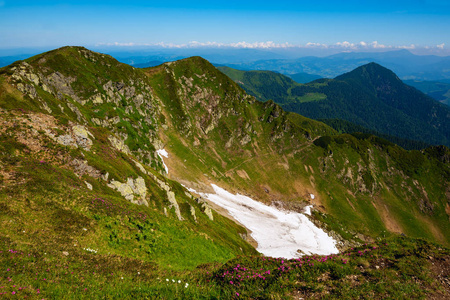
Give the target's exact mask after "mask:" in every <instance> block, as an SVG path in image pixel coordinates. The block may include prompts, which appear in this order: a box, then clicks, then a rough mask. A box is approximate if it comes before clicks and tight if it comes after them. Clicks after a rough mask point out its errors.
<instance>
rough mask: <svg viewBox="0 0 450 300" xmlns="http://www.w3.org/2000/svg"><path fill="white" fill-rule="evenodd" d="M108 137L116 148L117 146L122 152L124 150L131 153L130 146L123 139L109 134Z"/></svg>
mask: <svg viewBox="0 0 450 300" xmlns="http://www.w3.org/2000/svg"><path fill="white" fill-rule="evenodd" d="M108 139H109V141H110V142H111V144H112V145H113V146H114V148H116V149H117V150H119V151H120V152H123V153H126V154H131V151H130V148H128V146H127V145H125V143H124V142H123V141H121V140H119V139H118V138H116V137H115V136H109V137H108Z"/></svg>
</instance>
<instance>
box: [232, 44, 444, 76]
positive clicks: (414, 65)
mask: <svg viewBox="0 0 450 300" xmlns="http://www.w3.org/2000/svg"><path fill="white" fill-rule="evenodd" d="M370 62H376V63H378V64H380V65H383V66H385V67H387V68H389V69H391V70H393V71H394V72H395V73H396V74H398V76H399V77H400V78H402V79H414V80H443V79H450V57H448V56H446V57H441V56H434V55H427V56H424V55H414V54H412V53H411V52H409V51H407V50H398V51H389V52H371V53H370V52H363V53H353V52H350V53H339V54H335V55H331V56H327V57H315V56H309V57H301V58H298V59H270V60H258V61H249V62H244V63H227V64H225V65H227V66H229V67H232V68H235V69H240V70H269V71H276V72H279V73H283V74H295V73H301V72H303V73H308V74H314V75H318V76H320V77H326V78H334V77H336V76H338V75H340V74H343V73H345V72H349V71H351V70H353V69H355V68H357V67H360V66H362V65H365V64H367V63H370Z"/></svg>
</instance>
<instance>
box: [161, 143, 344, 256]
mask: <svg viewBox="0 0 450 300" xmlns="http://www.w3.org/2000/svg"><path fill="white" fill-rule="evenodd" d="M157 153H158V155H159V156H160V157H161V159H162V160H163V158H162V156H164V157H166V158H168V153H167V151H165V150H164V149H162V150H158V151H157ZM163 163H164V160H163ZM164 167H165V168H166V172H167V173H168V169H167V166H166V165H165V164H164ZM211 186H212V187H213V189H214V192H215V194H208V193H199V192H197V191H196V190H194V189H191V188H187V189H188V190H189V191H190V192H193V193H196V194H199V195H201V196H202V197H203V198H206V199H207V200H209V201H211V202H213V203H215V204H216V205H218V206H220V207H222V208H224V209H226V210H227V211H228V213H229V214H230V215H231V216H232V217H233V218H234V219H236V220H237V221H238V222H239V223H241V224H242V225H243V226H244V227H246V228H247V229H249V230H250V231H251V236H252V237H253V239H254V240H255V241H256V242H257V243H258V247H257V248H256V250H258V251H259V252H260V253H262V254H264V255H266V256H272V257H284V258H288V259H290V258H298V257H300V256H302V255H303V254H302V253H301V252H299V251H298V250H301V251H302V252H303V253H304V254H308V255H309V254H319V255H328V254H334V253H338V252H339V250H338V249H337V248H336V241H335V240H334V239H333V238H332V237H330V236H328V235H327V234H326V233H325V232H324V231H323V230H322V229H320V228H318V227H317V226H316V225H314V224H313V223H312V222H311V221H310V220H309V219H308V218H307V217H306V216H305V215H304V214H301V213H297V212H291V211H281V210H278V209H277V208H275V207H273V206H268V205H265V204H263V203H261V202H258V201H255V200H253V199H251V198H249V197H247V196H243V195H240V194H237V195H233V194H232V193H230V192H228V191H226V190H224V189H222V188H220V187H218V186H217V185H215V184H211ZM310 196H311V198H312V199H314V195H312V194H311V195H310ZM311 208H312V205H309V206H307V207H305V210H304V212H305V213H306V214H308V215H311Z"/></svg>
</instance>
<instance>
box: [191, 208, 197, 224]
mask: <svg viewBox="0 0 450 300" xmlns="http://www.w3.org/2000/svg"><path fill="white" fill-rule="evenodd" d="M191 215H192V217H193V218H194V221H195V222H197V216H196V215H195V207H193V206H192V205H191Z"/></svg>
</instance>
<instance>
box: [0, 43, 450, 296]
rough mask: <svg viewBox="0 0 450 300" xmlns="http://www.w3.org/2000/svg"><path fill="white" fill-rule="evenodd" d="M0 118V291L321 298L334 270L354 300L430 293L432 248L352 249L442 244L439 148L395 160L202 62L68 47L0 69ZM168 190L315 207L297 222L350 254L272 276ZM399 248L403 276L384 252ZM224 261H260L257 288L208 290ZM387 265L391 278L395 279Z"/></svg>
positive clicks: (444, 164)
mask: <svg viewBox="0 0 450 300" xmlns="http://www.w3.org/2000/svg"><path fill="white" fill-rule="evenodd" d="M0 108H1V110H0V124H2V126H1V127H0V141H1V143H0V166H1V167H0V207H1V209H0V222H1V224H2V226H1V227H0V228H1V229H0V240H1V241H2V243H0V245H4V246H2V247H3V248H2V249H0V264H1V267H2V269H1V270H0V272H1V273H0V275H1V276H2V277H1V278H0V279H1V280H2V282H0V285H2V286H6V287H7V290H5V292H8V293H9V294H11V295H14V293H18V292H20V293H23V294H24V295H27V296H35V295H37V294H40V293H41V292H42V293H43V294H44V295H43V296H44V297H45V298H73V299H79V298H87V299H92V298H98V297H100V296H101V295H105V294H108V295H114V297H117V298H121V299H122V298H126V297H129V298H140V297H142V298H145V297H150V298H151V297H153V298H193V299H196V298H200V297H206V298H208V297H211V298H214V297H215V298H231V297H235V296H237V293H239V294H242V295H247V296H248V297H262V298H265V297H268V295H269V294H270V295H277V297H280V298H286V297H289V296H291V297H295V296H296V295H297V294H295V293H297V292H298V291H303V292H302V293H304V294H305V295H307V296H312V297H320V295H322V294H321V291H324V288H323V286H322V287H321V286H320V285H315V286H313V283H312V282H314V281H315V279H316V278H318V277H320V274H322V273H323V274H333V275H332V277H333V278H332V279H330V281H329V285H327V288H325V290H326V291H328V292H329V293H330V294H332V295H335V297H339V292H338V291H339V290H340V288H339V286H340V284H344V283H345V282H347V281H348V280H350V279H349V277H347V276H350V275H351V276H353V275H354V276H356V278H359V279H360V280H362V281H364V282H366V281H367V284H364V285H362V286H355V287H354V293H357V294H358V295H361V294H363V293H364V291H365V287H366V288H371V287H373V285H370V284H369V283H370V282H372V283H373V282H374V281H378V282H381V281H383V282H386V285H384V284H383V285H381V286H380V289H381V290H377V291H376V292H375V293H374V294H373V296H374V297H383V295H384V296H385V295H394V296H395V295H398V294H396V293H398V292H396V290H397V289H396V288H395V287H397V285H398V286H402V285H403V286H404V287H405V290H404V291H402V292H403V293H404V295H413V294H414V293H416V294H417V293H419V294H420V295H425V294H421V293H422V292H419V291H421V290H424V291H425V292H423V293H431V290H432V289H433V288H434V287H436V286H439V281H437V280H438V279H436V277H434V276H435V273H433V271H431V270H429V262H428V260H427V259H428V258H426V257H428V256H430V257H431V256H433V257H436V258H439V259H441V260H442V261H444V262H445V260H446V259H447V257H448V253H447V252H446V251H447V250H445V249H442V248H439V247H440V246H435V245H432V244H430V243H428V242H422V241H417V240H409V239H404V240H402V239H395V238H394V239H393V240H392V244H393V248H392V249H391V248H390V249H387V250H386V251H385V250H383V251H384V252H380V253H379V255H380V256H375V258H373V256H371V257H370V258H369V257H367V258H361V257H357V256H356V253H355V252H354V251H358V250H359V251H364V253H366V252H367V251H365V248H366V247H365V246H364V243H370V242H375V241H379V240H380V239H381V238H384V237H389V236H395V235H396V234H397V233H404V234H406V235H408V236H411V237H416V238H424V239H427V240H430V241H433V242H439V243H441V244H443V245H449V244H450V230H449V229H450V228H449V227H450V226H449V215H448V214H449V213H450V211H449V196H448V195H449V193H450V192H449V176H450V170H449V157H450V154H449V149H448V148H446V147H434V148H429V149H427V150H425V151H422V152H419V151H405V150H403V149H402V148H400V147H398V146H395V145H393V144H390V143H387V142H386V141H385V140H382V139H379V138H377V137H374V136H371V135H347V134H341V135H339V134H338V133H337V132H336V131H335V130H333V129H332V128H331V127H329V126H327V125H325V124H323V123H321V122H318V121H314V120H311V119H308V118H305V117H303V116H300V115H298V114H295V113H288V112H285V111H283V110H282V108H281V107H280V106H278V105H277V104H275V103H274V102H273V101H267V102H264V103H263V102H259V101H256V100H255V99H254V97H252V96H249V95H247V94H246V93H245V92H244V90H243V89H242V88H240V87H239V86H238V85H237V84H236V83H235V82H233V81H232V80H230V79H229V78H228V77H227V76H225V75H224V74H223V73H221V72H220V71H218V70H217V69H216V68H214V67H213V66H212V65H211V64H210V63H209V62H207V61H206V60H204V59H202V58H200V57H192V58H189V59H184V60H181V61H176V62H172V63H166V64H163V65H161V66H157V67H154V68H148V69H143V70H141V69H135V68H132V67H130V66H127V65H124V64H121V63H119V62H117V61H116V60H114V59H113V58H111V57H110V56H107V55H103V54H98V53H94V52H91V51H89V50H87V49H84V48H79V47H65V48H61V49H57V50H55V51H52V52H48V53H44V54H41V55H38V56H35V57H32V58H30V59H28V60H26V61H19V62H16V63H14V64H13V65H11V66H8V67H5V68H2V69H0ZM162 148H164V149H166V150H167V152H168V153H169V157H168V158H167V159H165V163H166V164H167V165H168V168H169V173H168V174H166V173H165V171H164V166H163V163H162V161H161V159H160V158H159V157H158V155H157V153H156V150H159V149H162ZM180 183H182V184H184V185H186V186H188V187H192V188H195V189H196V190H198V191H209V190H210V185H209V184H210V183H215V184H218V185H220V186H222V187H224V188H226V189H227V190H230V191H233V192H239V193H241V194H246V195H249V196H252V197H253V198H255V199H258V200H260V201H263V202H266V203H277V205H281V206H283V207H285V208H286V209H292V210H301V209H302V208H303V207H304V206H305V205H307V204H311V203H313V204H314V205H315V210H314V213H313V216H312V219H313V220H314V222H315V223H316V224H318V225H320V226H321V227H323V228H325V229H326V230H327V231H328V232H329V233H330V234H331V235H333V236H334V237H335V238H336V239H338V240H339V241H340V248H341V249H349V248H350V247H355V245H359V246H360V247H362V248H358V249H357V250H349V251H350V252H348V253H349V255H353V254H355V259H354V260H351V264H349V265H348V267H346V269H345V270H344V271H342V272H344V273H340V272H338V271H339V270H340V269H339V267H341V266H342V267H344V266H343V265H341V264H340V263H334V262H332V260H331V258H330V264H328V263H325V264H323V265H322V264H318V265H316V266H315V267H314V268H312V267H313V265H312V264H311V265H310V266H309V267H306V268H298V269H297V268H296V269H295V270H296V271H295V272H292V273H290V272H288V273H289V274H287V275H286V276H284V275H281V273H279V271H277V270H281V267H283V270H284V269H288V270H289V268H291V269H294V266H293V264H297V265H298V263H297V262H295V261H290V262H289V265H284V261H283V262H280V261H279V260H276V261H275V262H274V263H271V262H269V261H268V262H267V264H266V263H265V262H264V261H265V258H259V257H258V256H251V255H256V251H255V249H254V248H253V247H252V246H250V244H249V243H247V242H246V241H245V240H244V239H243V238H245V237H246V235H247V233H246V231H245V229H244V228H243V227H241V226H239V225H237V224H235V223H233V222H232V221H230V220H229V219H227V218H224V217H223V216H221V215H219V214H217V213H216V212H215V211H213V210H211V208H210V207H209V205H208V204H207V203H205V202H204V200H203V199H201V198H196V197H194V196H193V195H192V194H190V193H189V192H187V190H186V189H185V188H184V187H182V186H181V185H180ZM311 194H314V195H315V197H314V199H312V197H311V196H310V195H311ZM389 243H390V242H389ZM377 245H378V244H377ZM371 246H372V245H371ZM373 246H375V244H373ZM373 246H372V247H373ZM378 246H379V245H378ZM378 246H377V247H378ZM372 249H373V248H372ZM398 249H400V250H398ZM402 249H405V251H406V252H405V255H406V256H405V257H408V258H410V259H415V260H417V264H416V266H417V268H418V270H413V269H408V268H407V266H406V264H405V261H404V260H402V259H401V258H400V257H399V256H398V255H397V254H395V253H397V252H395V251H402ZM407 249H409V250H407ZM408 251H410V252H408ZM417 253H426V256H424V257H425V258H423V257H422V256H420V255H421V254H420V255H419V254H417ZM240 255H244V256H243V257H240ZM344 255H347V254H343V256H336V257H335V258H333V260H334V259H338V260H340V261H341V262H342V259H345V256H344ZM358 255H359V254H358ZM376 255H378V254H376ZM360 256H361V255H360ZM230 259H235V260H234V261H231V262H229V263H228V264H226V265H222V263H224V262H225V261H228V260H230ZM306 259H307V260H311V259H312V260H317V261H318V260H322V259H323V258H317V257H313V258H305V260H306ZM327 259H328V258H327ZM327 259H326V260H327ZM326 260H325V261H326ZM13 263H14V265H13ZM235 263H236V264H238V266H237V268H238V269H239V265H241V264H242V265H243V266H244V265H245V266H247V267H248V268H249V269H252V270H253V269H254V268H257V267H258V268H261V267H264V268H268V269H267V270H269V271H270V272H271V273H272V274H273V276H267V278H268V279H269V280H268V281H267V282H268V283H267V292H264V291H260V290H258V289H255V285H258V284H259V283H258V282H257V281H252V280H249V281H248V282H246V283H243V284H242V285H240V286H239V287H236V286H235V285H234V284H229V282H230V281H236V280H235V279H234V280H233V279H230V280H228V278H226V281H224V279H223V278H225V277H222V278H221V277H220V276H221V275H223V274H225V273H226V272H227V271H229V268H232V269H233V268H235V267H236V266H234V265H233V264H235ZM381 263H383V265H381ZM16 264H17V265H18V266H22V269H23V270H22V269H20V270H19V269H17V267H16ZM261 264H262V265H261ZM291 264H292V265H291ZM344 264H345V265H346V263H344ZM360 265H361V266H362V267H363V268H364V269H365V270H366V271H367V272H366V273H364V274H366V275H367V274H372V275H370V276H369V275H367V276H369V277H366V275H362V274H363V273H362V271H361V269H360ZM321 266H323V267H321ZM375 266H379V267H381V268H382V269H381V271H377V270H378V269H379V268H376V267H375ZM393 266H395V268H397V269H396V270H401V271H402V272H403V271H404V272H405V277H404V278H402V279H399V281H397V285H395V284H393V283H391V282H392V278H393V276H394V273H395V271H392V272H391V270H395V268H394V267H393ZM288 267H289V268H288ZM297 267H298V266H297ZM310 267H311V268H310ZM35 268H37V269H36V273H35V272H34V269H35ZM384 268H387V269H384ZM31 270H32V271H31ZM184 270H187V271H184ZM239 270H240V269H239ZM383 270H389V271H387V272H384V273H383V272H382V271H383ZM8 272H11V273H8ZM69 274H70V275H69ZM226 274H229V272H228V273H226ZM275 274H278V275H276V276H275ZM308 274H309V275H308ZM412 274H414V275H412ZM436 274H438V273H436ZM66 275H67V276H66ZM419 275H420V276H421V277H420V278H418V279H417V278H413V277H412V276H419ZM324 276H325V275H324ZM326 276H329V275H326ZM371 276H374V277H375V278H377V279H376V280H375V279H374V280H372V279H370V278H372V277H371ZM9 279H11V280H9ZM341 279H342V280H341ZM359 279H358V280H359ZM33 280H34V281H33ZM178 280H179V282H178ZM324 280H327V278H324ZM339 280H341V281H339ZM11 282H13V283H14V284H13V283H11ZM327 282H328V281H327ZM104 283H110V284H107V285H105V284H104ZM185 283H188V286H189V288H188V287H187V286H186V285H185ZM16 287H17V289H16ZM18 287H21V289H18ZM23 289H25V290H23ZM13 292H14V293H13ZM0 293H3V291H0ZM267 293H269V294H267ZM345 293H350V294H348V295H349V296H348V297H351V291H346V292H345ZM355 295H356V294H355Z"/></svg>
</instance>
